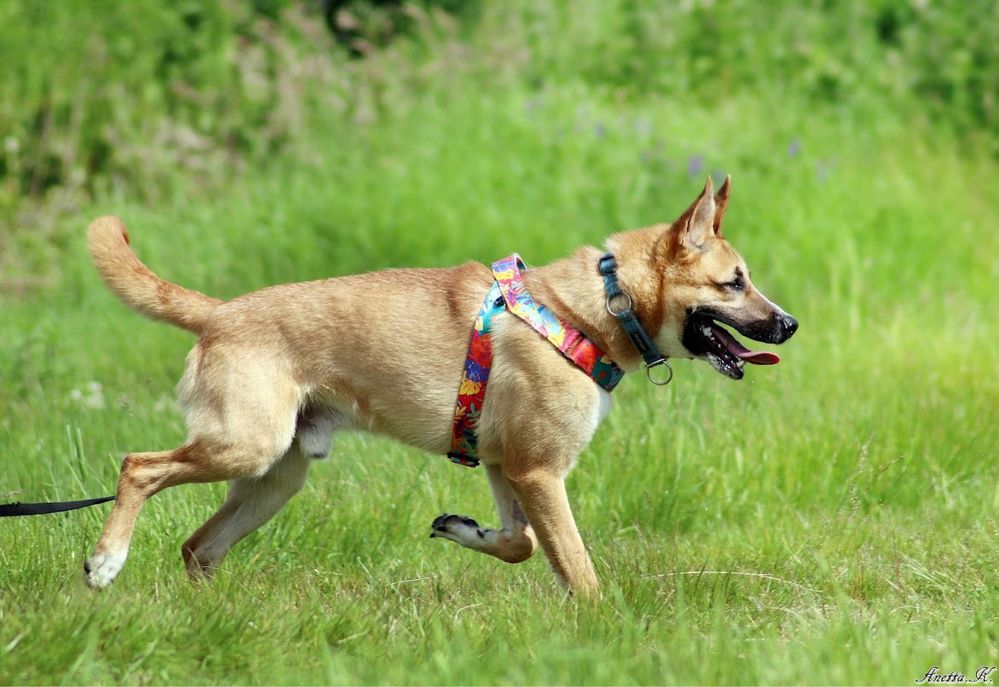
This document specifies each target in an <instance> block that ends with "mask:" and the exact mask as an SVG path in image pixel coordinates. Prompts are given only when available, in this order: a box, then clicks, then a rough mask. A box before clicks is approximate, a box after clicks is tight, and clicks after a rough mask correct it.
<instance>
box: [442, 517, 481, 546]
mask: <svg viewBox="0 0 999 687" xmlns="http://www.w3.org/2000/svg"><path fill="white" fill-rule="evenodd" d="M485 536H486V532H485V530H483V529H482V528H481V527H479V523H477V522H475V520H472V518H467V517H465V516H463V515H452V514H450V513H442V514H441V515H439V516H437V518H435V519H434V521H433V522H432V523H430V538H431V539H434V538H436V537H442V538H444V539H450V540H451V541H453V542H457V543H459V544H461V545H462V546H469V545H471V544H473V543H474V542H475V540H476V539H482V538H484V537H485ZM473 548H474V547H473Z"/></svg>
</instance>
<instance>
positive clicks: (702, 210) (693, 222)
mask: <svg viewBox="0 0 999 687" xmlns="http://www.w3.org/2000/svg"><path fill="white" fill-rule="evenodd" d="M725 193H726V196H725V197H726V202H727V198H728V195H727V194H728V191H727V190H726V191H725ZM715 210H716V208H715V194H714V184H713V183H712V182H711V177H708V178H707V179H706V180H705V182H704V190H703V191H701V195H699V196H697V199H696V200H695V201H694V202H693V203H691V205H690V207H689V208H687V209H686V210H684V211H683V214H682V215H680V216H679V217H678V218H677V220H676V221H675V222H673V224H672V225H670V229H669V231H670V233H671V234H672V237H671V238H672V241H670V244H671V245H672V246H673V247H674V248H679V249H680V250H681V251H682V250H687V251H693V250H700V249H702V248H704V244H706V243H707V242H708V241H710V240H711V239H712V238H714V235H715V233H716V232H717V231H718V222H717V219H716V217H717V213H716V212H715Z"/></svg>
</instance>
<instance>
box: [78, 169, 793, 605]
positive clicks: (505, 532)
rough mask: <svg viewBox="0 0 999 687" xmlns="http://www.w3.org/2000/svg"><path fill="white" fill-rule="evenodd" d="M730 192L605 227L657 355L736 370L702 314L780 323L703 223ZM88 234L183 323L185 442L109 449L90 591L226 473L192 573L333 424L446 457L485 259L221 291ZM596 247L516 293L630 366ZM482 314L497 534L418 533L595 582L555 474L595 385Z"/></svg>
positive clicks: (718, 218) (595, 406) (152, 311)
mask: <svg viewBox="0 0 999 687" xmlns="http://www.w3.org/2000/svg"><path fill="white" fill-rule="evenodd" d="M729 186H730V184H729V180H728V179H726V181H725V184H724V185H723V186H722V188H721V189H720V190H719V192H718V194H717V195H715V194H714V192H713V189H712V184H711V180H710V179H708V181H707V183H706V185H705V188H704V191H703V192H702V193H701V194H700V196H698V198H697V199H696V200H695V201H694V203H693V204H692V205H691V206H690V207H689V208H688V209H687V210H686V211H685V212H684V213H683V214H682V215H681V216H680V217H679V218H678V219H677V220H676V221H675V222H673V223H672V224H671V225H657V226H652V227H648V228H645V229H638V230H635V231H629V232H624V233H619V234H615V235H613V236H611V237H610V238H609V239H608V241H607V248H608V249H609V250H611V251H613V253H614V254H615V256H616V257H617V261H618V264H619V272H618V274H619V278H620V281H621V285H622V286H623V288H624V290H625V291H626V292H627V293H629V294H630V295H631V297H632V298H633V301H634V308H635V312H636V313H637V315H638V317H639V318H640V320H641V322H642V323H643V325H644V326H645V328H646V329H647V330H648V331H649V332H650V333H651V334H652V335H653V337H654V338H655V340H656V343H657V344H658V346H659V347H660V349H661V350H662V352H663V353H665V354H666V355H668V356H670V357H674V358H691V357H701V358H704V359H707V360H709V361H711V362H712V364H714V365H715V367H716V368H718V369H719V371H722V372H724V373H726V374H728V375H729V376H733V377H737V378H738V377H741V376H742V370H741V365H742V363H741V362H740V361H736V360H734V358H733V359H732V360H727V361H726V360H721V359H720V358H719V356H718V355H716V354H715V352H712V350H711V349H710V347H709V346H707V344H706V343H705V341H704V340H703V337H700V338H699V337H698V335H697V332H698V331H699V330H700V331H704V332H707V329H705V328H704V327H705V323H707V322H711V321H712V320H718V321H721V322H724V323H726V324H728V325H730V326H732V327H734V328H735V329H736V330H738V331H740V332H742V333H744V334H745V335H747V336H750V337H751V338H755V339H757V340H764V341H769V342H773V343H781V342H782V341H784V340H785V339H787V338H788V337H789V336H790V335H791V333H793V331H794V328H795V327H796V326H797V325H796V323H795V322H794V320H793V319H791V318H790V317H789V316H788V315H787V314H786V313H784V312H783V311H782V310H781V309H780V308H778V307H777V306H776V305H774V304H773V303H771V302H770V301H768V300H767V299H766V298H765V297H764V296H763V295H762V294H761V293H760V292H759V291H757V290H756V289H755V288H754V287H753V286H752V284H751V282H750V280H749V270H748V269H747V268H746V266H745V264H744V262H743V261H742V259H741V258H740V257H739V255H738V254H737V253H736V252H735V251H734V250H733V249H732V248H731V247H730V246H729V244H728V243H727V242H726V241H725V239H723V238H722V236H721V233H720V228H721V222H722V217H723V216H724V213H725V208H726V205H727V203H728V192H729ZM88 239H89V249H90V252H91V254H92V256H93V259H94V262H95V263H96V265H97V269H98V270H99V272H100V274H101V276H102V277H103V278H104V280H105V282H106V283H107V285H108V286H109V287H110V289H111V290H112V291H113V292H114V293H115V294H117V295H118V297H119V298H121V300H123V301H124V302H125V303H126V304H127V305H129V306H130V307H132V308H134V309H135V310H137V311H139V312H140V313H142V314H143V315H146V316H148V317H151V318H155V319H161V320H166V321H168V322H170V323H172V324H175V325H177V326H180V327H183V328H185V329H189V330H190V331H192V332H194V333H195V334H197V335H198V343H197V345H195V347H194V349H193V350H192V351H191V353H190V354H189V355H188V357H187V369H186V371H185V372H184V376H183V378H182V379H181V381H180V384H179V394H180V398H181V401H182V404H183V407H184V410H185V413H186V419H187V427H188V438H187V441H186V442H185V443H184V445H183V446H181V447H179V448H176V449H173V450H167V451H154V452H149V453H131V454H129V455H128V456H126V457H125V459H124V461H123V463H122V467H121V476H120V478H119V481H118V491H117V501H116V503H115V505H114V509H113V510H112V511H111V514H110V515H109V517H108V520H107V523H106V525H105V527H104V531H103V533H102V535H101V537H100V540H99V541H98V542H97V546H96V549H95V551H94V554H93V556H92V557H91V558H90V559H89V560H88V561H87V562H86V564H85V565H84V569H85V573H86V580H87V582H88V584H89V585H90V586H91V587H94V588H103V587H106V586H108V585H109V584H111V582H112V581H113V580H114V578H115V576H116V575H117V574H118V572H119V571H120V570H121V568H122V565H123V564H124V562H125V557H126V555H127V553H128V547H129V541H130V540H131V537H132V530H133V527H134V525H135V520H136V516H137V515H138V513H139V510H140V509H141V508H142V505H143V503H144V502H145V500H146V499H147V498H149V497H150V496H152V495H153V494H155V493H157V492H158V491H160V490H161V489H164V488H166V487H170V486H174V485H177V484H184V483H189V482H214V481H218V480H229V481H230V485H231V486H230V491H229V495H228V497H227V498H226V500H225V502H224V503H223V504H222V506H221V507H220V508H219V510H218V511H217V512H216V513H215V514H214V515H213V516H212V517H211V518H209V519H208V521H207V522H205V524H203V525H202V526H201V527H200V528H199V529H198V530H197V531H196V532H195V533H194V534H193V535H192V536H191V537H190V538H189V539H188V540H187V542H186V543H185V544H184V545H183V548H182V551H183V556H184V561H185V563H186V566H187V569H188V571H189V572H190V573H191V574H192V575H193V576H199V575H201V574H203V573H208V572H210V571H211V570H212V569H214V568H216V567H217V566H219V564H220V563H221V562H222V559H223V558H224V557H225V555H226V553H227V552H228V551H229V549H230V547H231V546H232V545H233V544H235V543H236V542H237V541H239V540H240V539H241V538H243V537H245V536H246V535H247V534H249V533H250V532H252V531H253V530H255V529H256V528H258V527H260V526H261V525H262V524H263V523H265V522H266V521H267V520H269V519H270V518H271V517H273V516H274V514H276V513H277V512H278V511H279V510H280V509H281V507H282V506H283V505H284V504H285V503H286V502H287V501H288V499H289V498H291V497H292V496H293V495H294V494H295V493H296V492H297V491H298V490H299V489H300V488H301V487H302V485H303V483H304V481H305V477H306V473H307V472H308V469H309V464H310V462H311V460H312V459H313V458H319V457H322V456H324V455H326V454H327V453H328V452H329V450H330V445H331V441H332V437H333V434H334V433H335V432H336V431H337V430H340V429H346V428H360V429H367V430H371V431H374V432H378V433H381V434H386V435H389V436H392V437H395V438H396V439H398V440H400V441H403V442H406V443H408V444H411V445H413V446H418V447H420V448H422V449H425V450H427V451H430V452H432V453H437V454H443V453H445V452H446V451H447V450H448V448H449V445H450V437H451V422H452V417H453V412H454V403H455V396H456V392H457V386H458V381H459V379H460V377H461V371H462V366H463V364H464V360H465V354H466V349H467V345H468V340H469V335H470V330H471V326H472V321H473V319H474V317H475V313H476V312H477V310H478V308H479V306H480V304H481V302H482V299H483V297H484V295H485V293H486V291H487V290H488V288H489V286H490V284H491V282H492V276H491V274H490V271H489V269H487V268H486V267H485V266H483V265H481V264H477V263H467V264H464V265H461V266H458V267H453V268H449V269H400V270H386V271H382V272H374V273H370V274H361V275H356V276H349V277H339V278H335V279H327V280H323V281H314V282H306V283H298V284H283V285H280V286H273V287H270V288H266V289H262V290H260V291H256V292H253V293H250V294H247V295H245V296H241V297H239V298H236V299H234V300H231V301H227V302H222V301H219V300H217V299H214V298H211V297H209V296H205V295H203V294H200V293H197V292H195V291H191V290H188V289H185V288H183V287H180V286H177V285H175V284H171V283H169V282H166V281H164V280H162V279H160V278H159V277H157V276H156V275H155V274H153V273H152V272H151V271H150V270H149V269H148V268H147V267H146V266H145V265H143V264H142V263H141V262H140V261H139V260H138V258H137V257H136V256H135V254H134V253H132V251H131V250H130V249H129V247H128V241H129V239H128V234H127V233H126V232H125V228H124V226H123V225H122V223H121V221H120V220H118V219H117V218H114V217H102V218H100V219H97V220H95V221H94V222H93V224H91V226H90V231H89V237H88ZM601 254H602V251H600V250H598V249H596V248H592V247H585V248H580V249H578V250H577V251H576V252H575V253H574V254H573V255H572V256H570V257H568V258H566V259H563V260H560V261H558V262H555V263H552V264H550V265H547V266H545V267H539V268H536V269H532V270H530V271H528V272H526V274H525V279H526V282H527V286H528V288H529V290H530V292H531V293H532V295H533V296H534V297H535V298H536V300H537V301H538V302H539V303H543V304H545V305H546V306H548V307H550V308H551V309H552V310H554V311H555V312H556V313H558V314H559V315H560V316H562V317H563V318H565V319H566V320H568V321H569V322H571V323H572V324H573V325H575V326H576V327H578V328H579V329H581V330H582V331H584V332H586V333H587V335H588V336H589V337H590V338H592V339H593V340H594V341H595V342H596V343H597V344H598V345H599V346H600V347H601V348H603V349H604V350H605V351H607V352H608V353H609V354H610V355H611V357H612V358H613V359H614V360H615V361H616V362H617V363H618V364H619V365H621V366H622V367H623V368H624V369H625V370H636V369H638V368H639V367H640V364H641V359H640V357H639V355H638V354H637V353H636V351H635V350H634V348H633V347H632V344H631V343H630V342H629V340H628V339H627V337H626V336H625V334H624V332H623V331H622V330H621V328H620V326H619V325H618V323H617V322H616V321H615V320H614V319H613V318H612V317H611V316H610V315H609V314H608V311H607V308H606V307H605V296H604V291H603V286H602V282H601V278H600V276H599V275H598V273H597V267H596V265H597V261H598V259H599V257H600V255H601ZM494 322H495V324H494V327H493V332H494V333H493V349H494V363H493V369H492V376H491V378H490V382H489V391H488V395H487V397H486V402H485V406H484V411H483V414H482V418H481V423H480V425H479V433H480V443H479V447H480V455H481V458H482V460H483V464H484V466H485V472H486V474H487V476H488V478H489V483H490V485H491V487H492V491H493V494H494V496H495V498H496V504H497V508H498V510H499V517H500V523H501V527H500V528H499V529H484V528H481V527H479V525H478V524H477V523H476V522H475V521H474V520H471V519H469V518H464V517H460V516H449V515H446V514H445V515H443V516H441V517H439V518H438V519H437V520H435V521H434V523H433V527H432V536H439V537H443V538H447V539H451V540H452V541H455V542H457V543H459V544H461V545H463V546H466V547H468V548H471V549H475V550H476V551H481V552H483V553H488V554H490V555H492V556H496V557H497V558H500V559H502V560H504V561H509V562H511V563H514V562H519V561H523V560H525V559H526V558H528V557H529V556H530V555H531V554H533V553H534V551H535V549H536V548H537V545H538V543H540V544H541V547H542V548H543V549H544V550H545V553H546V554H547V555H548V558H549V560H550V561H551V565H552V568H553V569H554V571H555V573H556V574H557V575H558V576H559V577H560V578H561V579H562V580H563V581H564V582H565V583H566V584H567V585H568V586H569V588H570V589H572V590H574V591H576V592H577V593H582V594H586V593H592V592H595V591H596V590H597V578H596V575H595V574H594V571H593V566H592V565H591V563H590V559H589V557H588V555H587V552H586V549H585V547H584V545H583V541H582V539H581V538H580V536H579V532H578V531H577V530H576V525H575V522H574V521H573V516H572V513H571V511H570V509H569V499H568V498H567V496H566V491H565V486H564V479H565V476H566V474H567V473H568V471H569V469H570V468H571V467H572V465H573V463H574V462H575V461H576V458H577V457H578V456H579V454H580V452H581V451H582V450H583V449H584V448H585V447H586V445H587V444H588V443H589V441H590V438H591V437H592V436H593V433H594V431H595V430H596V428H597V425H598V424H599V423H600V420H601V419H602V418H603V417H604V415H605V414H606V413H607V411H608V409H609V408H610V397H609V395H608V394H607V393H606V392H605V391H604V390H602V389H601V388H600V387H598V386H597V385H596V384H594V383H593V381H592V380H591V379H590V378H589V377H588V376H587V375H586V374H583V373H582V372H580V371H579V370H578V369H577V368H575V367H574V366H573V365H572V364H571V363H570V362H568V361H567V360H566V359H565V358H564V357H562V355H561V354H560V353H559V352H558V351H557V350H555V349H554V348H553V347H552V346H551V345H550V344H549V343H548V342H547V341H545V340H544V339H542V338H541V337H539V336H538V335H537V334H536V333H535V332H534V331H533V330H531V329H530V328H529V327H527V326H525V325H524V323H523V322H521V321H519V320H517V319H516V318H515V317H514V316H512V315H510V314H509V313H503V314H500V315H498V316H497V317H496V318H495V320H494ZM723 357H724V356H723ZM470 474H471V473H470Z"/></svg>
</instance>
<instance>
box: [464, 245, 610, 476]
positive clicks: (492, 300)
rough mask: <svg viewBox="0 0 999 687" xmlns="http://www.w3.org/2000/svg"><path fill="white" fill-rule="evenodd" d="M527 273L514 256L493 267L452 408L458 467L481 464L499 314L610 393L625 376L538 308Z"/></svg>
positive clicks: (580, 337) (599, 352) (588, 343)
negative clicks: (531, 332)
mask: <svg viewBox="0 0 999 687" xmlns="http://www.w3.org/2000/svg"><path fill="white" fill-rule="evenodd" d="M526 269H527V267H526V265H525V264H524V261H523V260H521V259H520V256H519V255H517V254H516V253H514V254H513V255H511V256H509V257H506V258H503V259H502V260H497V261H496V262H494V263H493V268H492V270H493V278H494V279H495V281H494V282H493V285H492V287H491V288H490V289H489V292H488V293H487V294H486V298H485V300H484V301H483V302H482V307H481V308H480V309H479V314H478V316H477V317H476V318H475V326H474V327H473V328H472V338H471V341H470V342H469V344H468V357H467V358H466V359H465V371H464V373H463V374H462V376H461V385H460V386H459V388H458V400H457V402H456V403H455V407H454V424H453V426H452V428H451V450H450V451H448V454H447V456H448V458H450V459H451V460H452V461H453V462H455V463H458V464H460V465H466V466H468V467H472V468H474V467H475V466H476V465H478V464H479V459H478V457H477V449H478V434H477V432H476V428H477V427H478V424H479V419H480V417H481V416H482V403H483V399H485V396H486V385H487V384H488V383H489V370H490V368H491V367H492V362H493V351H492V343H491V342H490V328H491V325H492V321H493V318H494V317H495V316H496V314H497V313H500V312H502V311H503V310H509V311H510V312H511V313H513V314H514V315H516V316H517V317H519V318H520V319H522V320H523V321H524V322H526V323H527V324H529V325H530V326H531V328H532V329H534V330H535V331H536V332H537V333H538V334H540V335H541V336H543V337H544V338H546V339H548V341H549V342H550V343H551V344H552V345H553V346H554V347H555V348H557V349H558V350H559V351H560V352H561V353H562V355H564V356H565V357H566V358H568V359H569V360H570V361H572V363H573V364H574V365H576V367H578V368H579V369H581V370H582V371H583V372H585V373H586V374H588V375H589V376H590V377H591V378H592V379H593V381H594V382H596V383H597V384H599V385H600V386H601V387H603V388H604V389H606V390H607V391H611V390H612V389H613V388H614V387H616V386H617V384H618V382H620V381H621V378H622V377H623V376H624V371H623V370H622V369H621V368H620V367H618V366H617V364H616V363H615V362H614V361H613V360H611V359H610V358H609V357H608V356H607V354H606V353H604V352H603V351H602V350H600V348H598V347H597V345H596V344H594V343H593V342H592V341H590V340H589V339H588V338H586V336H585V335H584V334H583V333H582V332H581V331H579V330H578V329H576V328H575V327H573V326H572V325H571V324H569V323H568V322H566V321H565V320H563V319H562V318H560V317H559V316H558V315H556V314H555V313H553V312H552V311H551V310H549V309H548V308H546V307H545V306H543V305H539V304H538V303H535V302H534V299H533V298H531V294H530V293H529V292H528V291H527V287H526V285H525V284H524V279H523V277H522V275H521V270H526Z"/></svg>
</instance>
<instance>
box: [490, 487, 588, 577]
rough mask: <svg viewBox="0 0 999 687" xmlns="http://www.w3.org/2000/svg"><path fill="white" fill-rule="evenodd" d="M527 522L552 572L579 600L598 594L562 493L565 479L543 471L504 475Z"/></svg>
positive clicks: (581, 543)
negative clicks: (545, 555)
mask: <svg viewBox="0 0 999 687" xmlns="http://www.w3.org/2000/svg"><path fill="white" fill-rule="evenodd" d="M507 479H508V480H509V481H510V484H511V486H512V487H513V489H514V491H515V492H516V494H517V496H518V498H519V501H520V504H521V507H522V508H523V509H524V513H525V514H526V515H527V519H528V520H529V521H530V523H531V525H532V526H533V527H534V531H535V532H536V533H537V536H538V540H539V541H540V542H541V547H542V548H543V549H544V550H545V554H547V556H548V560H549V561H550V562H551V566H552V570H554V571H555V574H556V575H558V576H559V578H561V580H562V581H563V582H564V583H565V584H566V585H567V586H568V587H569V589H570V590H571V591H572V592H574V593H576V594H579V595H581V596H596V595H597V594H598V592H599V583H598V582H597V575H596V572H594V570H593V563H592V562H591V561H590V556H589V554H588V553H587V552H586V547H585V546H584V545H583V539H582V537H580V536H579V530H577V529H576V521H575V520H574V519H573V517H572V510H571V509H570V508H569V497H568V495H567V494H566V492H565V478H564V476H563V475H560V474H554V473H552V472H550V471H548V470H546V469H544V468H536V469H534V470H530V471H527V472H517V473H514V474H508V475H507Z"/></svg>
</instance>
